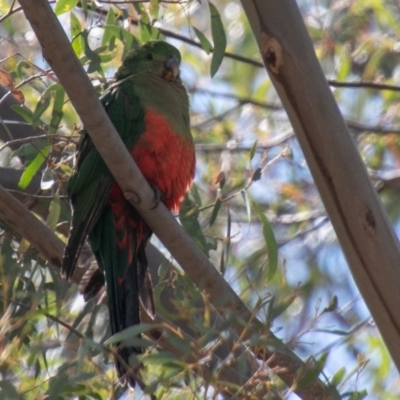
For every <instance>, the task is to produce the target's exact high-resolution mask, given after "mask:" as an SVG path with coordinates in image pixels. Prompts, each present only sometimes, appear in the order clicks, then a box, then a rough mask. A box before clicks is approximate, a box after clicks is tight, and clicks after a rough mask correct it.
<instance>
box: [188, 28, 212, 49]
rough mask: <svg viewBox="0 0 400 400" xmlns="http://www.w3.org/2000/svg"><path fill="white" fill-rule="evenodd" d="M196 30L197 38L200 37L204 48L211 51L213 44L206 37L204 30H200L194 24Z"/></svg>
mask: <svg viewBox="0 0 400 400" xmlns="http://www.w3.org/2000/svg"><path fill="white" fill-rule="evenodd" d="M192 28H193V30H194V32H195V33H196V36H197V39H199V41H200V44H201V47H202V49H203V50H204V51H205V52H206V53H207V54H210V53H211V49H212V44H211V43H210V41H209V40H208V39H207V38H206V37H205V35H204V34H203V32H201V31H199V30H198V29H197V28H196V27H195V26H192Z"/></svg>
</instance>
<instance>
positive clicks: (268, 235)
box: [253, 202, 278, 282]
mask: <svg viewBox="0 0 400 400" xmlns="http://www.w3.org/2000/svg"><path fill="white" fill-rule="evenodd" d="M253 208H254V209H255V210H256V212H257V214H258V216H259V218H260V220H261V224H262V228H263V236H264V240H265V243H266V245H267V252H268V274H267V282H269V281H270V280H271V279H272V278H273V277H274V276H275V273H276V270H277V268H278V245H277V243H276V239H275V235H274V231H273V230H272V226H271V224H270V222H269V221H268V219H267V217H266V216H265V214H264V213H263V212H262V211H261V210H260V209H259V208H258V206H257V205H256V204H255V203H254V202H253Z"/></svg>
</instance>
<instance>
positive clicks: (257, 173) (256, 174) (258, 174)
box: [251, 167, 262, 182]
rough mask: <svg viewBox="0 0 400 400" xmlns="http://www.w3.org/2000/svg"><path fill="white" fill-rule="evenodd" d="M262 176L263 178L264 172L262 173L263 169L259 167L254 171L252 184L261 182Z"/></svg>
mask: <svg viewBox="0 0 400 400" xmlns="http://www.w3.org/2000/svg"><path fill="white" fill-rule="evenodd" d="M261 176H262V171H261V168H260V167H258V168H257V169H256V170H255V171H254V173H253V176H252V177H251V180H252V182H257V181H259V180H260V179H261Z"/></svg>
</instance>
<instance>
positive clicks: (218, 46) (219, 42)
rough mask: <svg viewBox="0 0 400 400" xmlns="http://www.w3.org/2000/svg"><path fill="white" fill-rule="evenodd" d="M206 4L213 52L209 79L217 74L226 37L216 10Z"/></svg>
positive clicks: (223, 53) (222, 56) (223, 52)
mask: <svg viewBox="0 0 400 400" xmlns="http://www.w3.org/2000/svg"><path fill="white" fill-rule="evenodd" d="M208 4H209V7H210V16H211V34H212V38H213V42H214V52H213V56H212V60H211V71H210V73H211V77H213V76H214V75H215V74H216V73H217V71H218V69H219V67H220V65H221V63H222V60H223V58H224V55H225V49H226V35H225V29H224V26H223V25H222V20H221V16H220V15H219V12H218V10H217V9H216V8H215V6H214V5H213V4H212V3H210V2H208Z"/></svg>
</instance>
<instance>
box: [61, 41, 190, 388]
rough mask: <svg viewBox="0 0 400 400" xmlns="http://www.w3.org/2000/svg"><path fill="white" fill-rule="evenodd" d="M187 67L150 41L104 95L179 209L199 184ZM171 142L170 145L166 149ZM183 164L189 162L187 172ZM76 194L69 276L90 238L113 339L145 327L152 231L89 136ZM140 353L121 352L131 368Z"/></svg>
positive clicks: (149, 172)
mask: <svg viewBox="0 0 400 400" xmlns="http://www.w3.org/2000/svg"><path fill="white" fill-rule="evenodd" d="M179 62H180V54H179V52H178V50H177V49H175V48H174V47H173V46H171V45H169V44H167V43H165V42H149V43H147V44H145V45H144V46H142V47H141V48H138V49H135V50H133V51H132V52H131V53H130V54H129V55H128V56H127V58H126V59H125V60H124V62H123V64H122V66H121V67H120V68H119V69H118V71H117V73H116V75H115V82H114V83H112V84H111V85H110V87H109V88H108V90H107V91H106V92H105V93H104V95H103V96H102V97H101V102H102V104H103V106H104V108H105V110H106V111H107V114H108V116H109V117H110V119H111V121H112V123H113V124H114V126H115V128H116V130H117V132H118V133H119V135H120V136H121V139H122V140H123V142H124V144H125V145H126V147H127V148H128V150H129V151H130V152H131V154H132V156H133V157H135V155H136V157H138V162H139V164H138V165H139V168H141V169H142V172H143V174H144V175H145V177H146V178H147V179H148V180H149V183H150V184H152V185H154V186H157V185H161V187H162V188H164V190H165V193H164V192H162V193H161V194H162V195H165V196H167V197H166V204H167V206H168V204H170V205H169V207H170V208H173V207H175V206H176V204H179V200H180V198H181V197H182V196H183V195H184V192H185V191H186V189H187V186H188V185H189V184H190V182H191V180H192V179H193V174H194V161H195V160H194V148H193V140H192V137H191V133H190V123H189V103H188V97H187V93H186V90H185V88H184V87H183V85H182V83H181V81H180V79H179V69H178V66H179ZM146 121H147V122H146ZM146 124H147V125H146ZM158 126H159V128H158ZM143 137H145V138H146V139H145V140H144V141H143V140H142V139H143ZM163 140H164V142H165V146H164V145H160V143H161V144H162V143H164V142H163ZM170 143H172V144H170ZM168 146H170V147H168ZM164 147H165V149H164ZM167 147H168V148H167ZM187 149H188V150H187ZM172 152H175V153H176V154H171V153H172ZM177 159H178V160H179V162H183V164H182V165H183V167H184V171H183V172H182V173H181V172H180V171H179V169H178V168H177ZM159 189H161V188H160V187H159ZM68 194H69V197H70V200H71V205H72V210H73V212H72V224H71V230H70V235H69V238H68V243H67V246H66V249H65V253H64V260H63V266H62V271H63V274H64V275H65V276H66V277H67V278H68V279H69V278H70V277H71V276H72V274H73V271H74V268H75V266H76V263H77V260H78V257H79V253H80V251H81V248H82V246H83V244H84V243H85V240H86V238H87V237H89V242H90V245H91V248H92V250H93V253H94V254H95V256H96V260H97V263H98V265H99V267H100V269H101V270H102V271H103V273H104V275H105V281H106V287H107V296H108V304H109V310H110V325H111V332H112V334H115V333H117V332H120V331H121V330H123V329H126V328H128V327H130V326H132V325H136V324H138V323H140V318H139V293H141V294H142V297H141V299H142V304H144V306H145V307H146V309H147V310H148V312H149V313H150V314H152V313H154V303H153V300H152V299H153V297H152V288H151V280H150V276H149V272H148V270H147V260H146V255H145V245H146V243H147V241H148V239H149V237H150V235H151V231H150V229H149V228H148V227H147V225H146V224H145V223H144V221H143V220H142V219H141V218H140V216H139V215H138V213H137V212H136V210H135V209H134V208H133V207H132V206H131V205H130V204H129V203H128V202H127V201H126V200H125V199H124V197H123V195H122V192H121V190H120V188H119V187H118V185H117V184H116V182H115V180H114V178H113V176H112V175H111V173H110V172H109V170H108V168H107V166H106V165H105V163H104V161H103V160H102V158H101V156H100V154H99V153H98V151H97V149H96V148H95V147H94V145H93V143H92V141H91V139H90V137H89V136H88V135H87V134H86V133H85V134H84V135H83V137H82V138H81V141H80V143H79V145H78V147H77V155H76V162H75V167H74V171H73V174H72V176H71V179H70V181H69V184H68ZM140 350H141V349H140V348H138V347H128V348H121V349H120V350H119V355H120V356H121V357H122V359H123V360H124V361H125V363H127V364H128V365H129V358H130V356H131V355H132V354H137V353H139V352H140ZM116 365H117V370H118V374H119V376H120V378H122V379H125V378H127V379H128V381H129V383H130V385H131V386H133V385H134V383H135V382H134V379H133V378H132V377H130V376H129V375H128V376H125V374H126V372H127V371H126V369H125V368H124V367H123V366H122V365H121V364H120V363H119V362H118V361H116Z"/></svg>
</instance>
